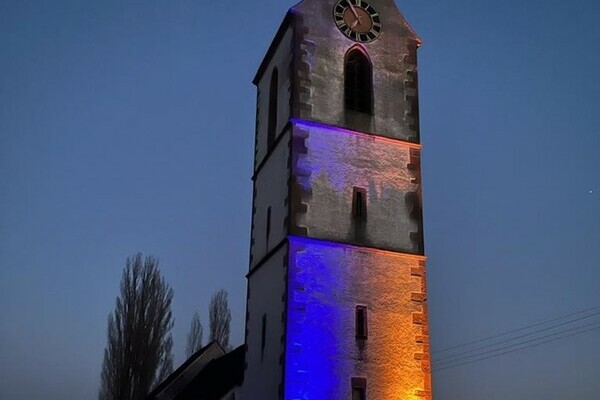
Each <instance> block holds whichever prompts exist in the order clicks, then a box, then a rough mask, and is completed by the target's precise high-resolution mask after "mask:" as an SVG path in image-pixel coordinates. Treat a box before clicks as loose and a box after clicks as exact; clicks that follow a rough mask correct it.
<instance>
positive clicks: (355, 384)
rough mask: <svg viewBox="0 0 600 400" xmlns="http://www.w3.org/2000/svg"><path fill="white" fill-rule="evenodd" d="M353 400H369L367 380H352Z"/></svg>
mask: <svg viewBox="0 0 600 400" xmlns="http://www.w3.org/2000/svg"><path fill="white" fill-rule="evenodd" d="M352 400H367V380H366V379H365V378H352Z"/></svg>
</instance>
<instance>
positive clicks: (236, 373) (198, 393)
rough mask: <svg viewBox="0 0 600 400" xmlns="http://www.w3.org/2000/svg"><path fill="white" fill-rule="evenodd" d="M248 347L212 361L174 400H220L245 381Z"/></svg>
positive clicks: (239, 348) (241, 347) (242, 347)
mask: <svg viewBox="0 0 600 400" xmlns="http://www.w3.org/2000/svg"><path fill="white" fill-rule="evenodd" d="M245 359H246V346H244V345H242V346H240V347H238V348H237V349H235V350H233V351H231V352H230V353H227V354H225V355H224V356H222V357H219V358H216V359H214V360H212V361H211V362H210V363H208V365H206V367H204V369H202V371H200V373H199V374H198V375H196V377H195V378H194V379H192V381H191V382H190V383H189V385H187V387H186V388H185V389H183V390H182V391H181V392H180V393H179V394H178V395H177V397H175V399H174V400H199V399H201V400H219V399H221V398H222V397H223V396H224V395H226V394H227V392H229V391H230V390H231V389H233V388H234V387H236V386H241V385H242V382H243V381H244V364H245Z"/></svg>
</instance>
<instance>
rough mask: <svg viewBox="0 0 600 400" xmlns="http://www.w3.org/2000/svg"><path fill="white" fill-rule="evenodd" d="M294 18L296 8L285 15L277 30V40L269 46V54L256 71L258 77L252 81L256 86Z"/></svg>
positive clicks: (255, 76)
mask: <svg viewBox="0 0 600 400" xmlns="http://www.w3.org/2000/svg"><path fill="white" fill-rule="evenodd" d="M293 17H294V8H293V7H292V8H290V9H289V10H288V11H287V13H286V14H285V17H284V18H283V21H282V22H281V25H279V29H277V33H276V34H275V38H274V39H273V41H272V42H271V44H270V45H269V49H268V50H267V53H266V54H265V56H264V57H263V60H262V61H261V63H260V65H259V67H258V70H257V71H256V75H254V79H252V83H253V84H254V85H257V84H258V81H259V80H260V78H262V75H263V74H264V72H265V70H266V69H267V66H268V65H269V62H270V61H271V58H272V57H273V53H275V51H276V50H277V46H278V45H279V42H281V39H282V38H283V35H284V34H285V32H286V31H287V28H288V27H289V26H290V24H291V22H292V19H293Z"/></svg>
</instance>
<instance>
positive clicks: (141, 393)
mask: <svg viewBox="0 0 600 400" xmlns="http://www.w3.org/2000/svg"><path fill="white" fill-rule="evenodd" d="M172 299H173V289H171V288H170V287H169V285H168V284H167V283H166V282H165V280H164V278H163V277H162V276H161V273H160V270H159V269H158V260H157V259H156V258H154V257H152V256H148V257H146V258H145V259H144V260H142V254H140V253H138V254H136V255H135V256H134V257H133V258H127V263H126V266H125V268H124V269H123V276H122V278H121V287H120V294H119V296H118V297H117V300H116V305H115V309H114V311H113V312H112V313H110V314H109V316H108V338H107V345H106V348H105V350H104V360H103V363H102V373H101V386H100V393H99V398H100V400H142V399H144V398H145V397H146V395H147V394H148V392H149V391H150V390H151V389H152V388H153V387H154V386H156V385H157V384H158V383H160V382H161V381H162V380H163V379H164V378H165V377H167V376H168V375H169V374H170V373H171V372H172V370H173V354H172V347H173V339H172V337H171V333H170V331H171V328H172V327H173V317H172V314H171V301H172Z"/></svg>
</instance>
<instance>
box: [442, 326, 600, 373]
mask: <svg viewBox="0 0 600 400" xmlns="http://www.w3.org/2000/svg"><path fill="white" fill-rule="evenodd" d="M595 325H598V326H599V327H600V324H599V323H598V321H594V322H592V323H591V324H587V325H581V326H577V327H575V328H571V329H565V330H562V331H559V332H553V333H550V334H548V335H544V336H540V337H537V338H533V339H529V340H525V341H522V342H519V343H514V344H510V345H508V346H504V347H499V348H497V349H492V350H486V351H482V352H479V353H476V354H472V355H469V356H463V357H457V358H456V359H454V360H452V361H445V363H452V362H455V361H459V360H464V359H467V358H471V357H478V356H481V355H483V354H489V353H495V352H497V351H501V350H504V349H510V348H511V347H516V346H520V345H522V344H526V343H531V342H535V341H538V340H540V339H545V338H547V337H551V336H556V335H560V334H562V333H566V332H571V331H574V330H577V329H581V328H587V327H590V326H595Z"/></svg>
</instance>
